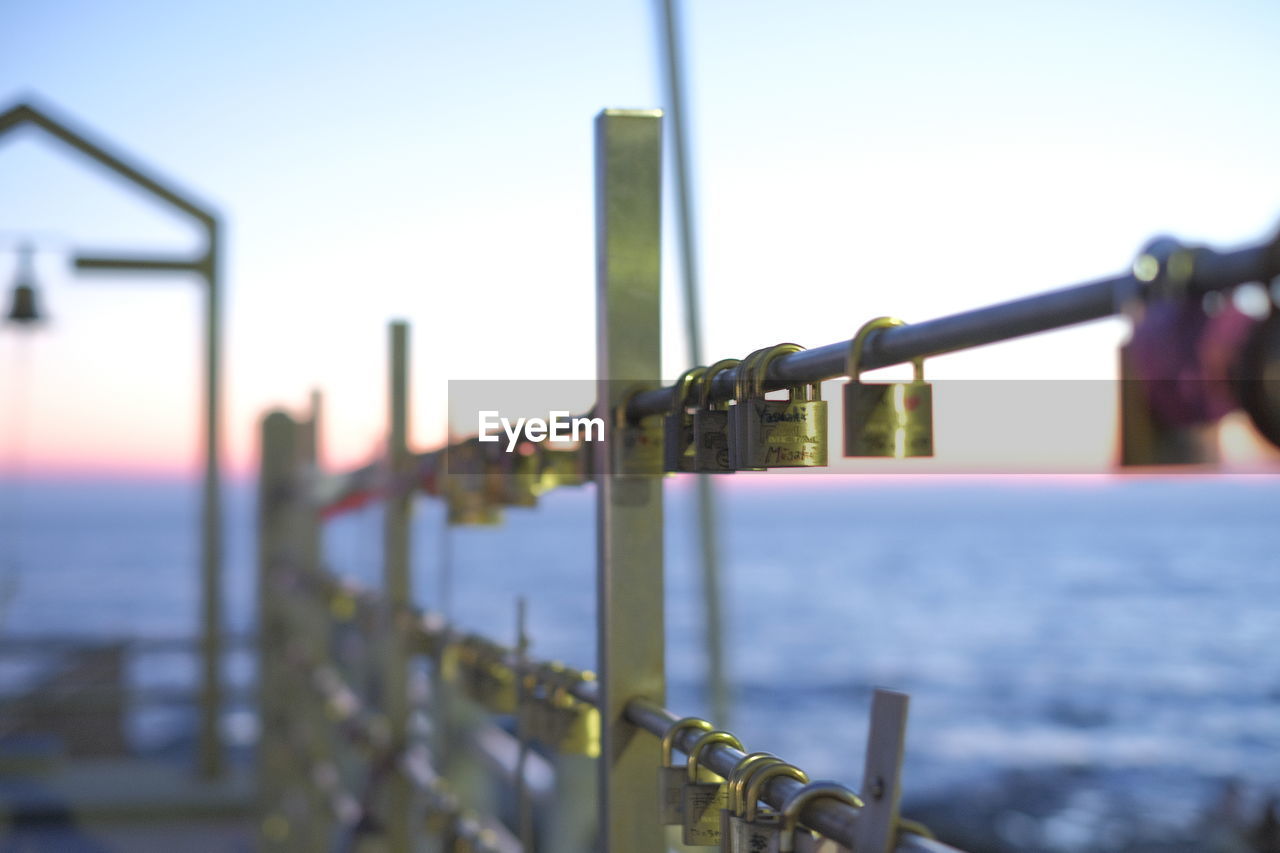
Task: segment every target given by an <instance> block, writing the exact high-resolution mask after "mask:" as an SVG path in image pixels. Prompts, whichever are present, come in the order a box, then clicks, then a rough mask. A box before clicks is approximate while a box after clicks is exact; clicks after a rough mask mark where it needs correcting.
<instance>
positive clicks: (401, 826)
mask: <svg viewBox="0 0 1280 853" xmlns="http://www.w3.org/2000/svg"><path fill="white" fill-rule="evenodd" d="M408 350H409V324H408V323H405V322H404V321H397V322H394V323H392V324H391V349H390V385H389V387H388V399H389V408H388V421H389V432H388V434H387V468H388V481H389V482H390V483H391V484H392V494H391V495H390V496H389V497H388V498H387V501H386V522H385V527H384V531H383V533H384V537H383V539H384V548H383V573H382V583H383V587H384V592H385V594H386V605H387V609H388V613H387V621H386V624H387V629H388V632H389V636H388V637H387V640H388V642H387V648H386V652H385V655H386V657H385V662H386V669H385V671H384V673H383V679H382V685H383V691H384V692H383V708H384V710H385V712H386V715H387V723H388V726H389V728H390V734H391V745H392V749H394V750H403V749H404V748H405V747H406V746H407V745H408V738H409V659H408V654H407V653H406V643H405V620H406V615H407V613H408V609H409V602H410V596H409V520H410V519H409V516H410V512H411V510H412V505H413V496H412V493H411V492H410V491H408V490H403V489H402V488H401V487H402V486H403V483H402V480H403V478H404V476H405V475H406V474H407V473H408V468H409V463H410V458H409V358H408ZM410 794H411V789H410V785H409V780H408V778H407V777H406V776H405V774H404V773H402V772H400V770H399V759H398V757H397V759H396V761H395V763H394V765H393V767H392V768H391V770H390V774H389V776H388V778H387V796H386V798H385V800H384V803H385V807H386V810H387V813H386V815H385V816H384V819H385V821H386V827H387V841H388V845H389V847H390V849H391V851H393V853H407V851H408V850H409V848H410V843H411V835H410V829H411V827H410V818H411V802H410Z"/></svg>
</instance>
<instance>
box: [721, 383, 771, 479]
mask: <svg viewBox="0 0 1280 853" xmlns="http://www.w3.org/2000/svg"><path fill="white" fill-rule="evenodd" d="M752 402H753V401H751V400H746V401H743V402H738V403H734V404H733V405H732V406H730V407H729V425H728V429H727V430H726V432H727V433H728V436H729V465H730V466H732V468H733V469H734V470H735V471H763V470H765V466H763V465H759V464H756V465H752V464H751V463H750V459H751V454H750V453H749V452H748V451H747V441H748V437H747V422H748V421H749V420H750V417H749V413H748V409H750V408H751V403H752Z"/></svg>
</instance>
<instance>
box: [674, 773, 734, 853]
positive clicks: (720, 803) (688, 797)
mask: <svg viewBox="0 0 1280 853" xmlns="http://www.w3.org/2000/svg"><path fill="white" fill-rule="evenodd" d="M725 794H726V790H725V785H724V783H723V782H688V781H687V779H686V782H685V786H684V789H683V790H682V791H681V792H680V796H681V800H682V802H681V809H680V816H681V823H682V825H683V826H684V843H685V844H687V845H690V846H694V847H719V846H720V810H721V809H723V808H724V804H725Z"/></svg>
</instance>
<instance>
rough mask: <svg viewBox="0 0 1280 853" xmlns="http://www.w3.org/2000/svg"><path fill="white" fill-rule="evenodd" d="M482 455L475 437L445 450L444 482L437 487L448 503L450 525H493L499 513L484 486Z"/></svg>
mask: <svg viewBox="0 0 1280 853" xmlns="http://www.w3.org/2000/svg"><path fill="white" fill-rule="evenodd" d="M484 457H485V454H484V449H483V448H482V447H481V445H480V443H479V442H478V441H476V440H475V439H471V440H470V441H464V442H462V443H460V444H455V445H451V446H450V447H449V448H448V449H447V450H446V456H445V476H444V483H443V484H442V485H441V487H440V491H441V494H443V495H444V496H445V501H446V503H447V505H448V510H449V511H448V522H449V524H450V525H492V524H499V523H501V521H502V512H501V510H500V509H498V507H497V506H496V505H494V503H493V502H492V501H490V500H489V497H488V494H487V491H486V489H485V458H484Z"/></svg>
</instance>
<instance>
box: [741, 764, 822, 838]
mask: <svg viewBox="0 0 1280 853" xmlns="http://www.w3.org/2000/svg"><path fill="white" fill-rule="evenodd" d="M779 776H786V777H788V778H790V779H795V780H796V781H797V782H801V783H804V784H806V785H807V784H808V783H809V776H808V774H806V773H805V772H804V771H803V770H801V769H800V768H798V767H793V766H792V765H790V764H768V765H764V764H762V765H758V770H756V772H753V773H751V774H750V776H749V777H748V781H747V782H746V783H745V788H744V792H743V794H742V796H741V802H742V810H741V814H742V820H741V821H740V822H739V824H738V829H739V833H738V842H737V843H738V844H739V849H741V850H749V851H752V853H755V851H757V850H768V851H769V853H774V851H776V850H777V849H778V838H779V835H780V829H781V823H782V819H781V816H780V815H779V814H778V812H775V811H774V810H773V809H771V808H769V807H768V806H766V807H765V808H763V809H761V808H759V802H760V797H761V796H762V794H763V791H764V783H765V782H768V781H769V780H770V779H774V778H777V777H779Z"/></svg>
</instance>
